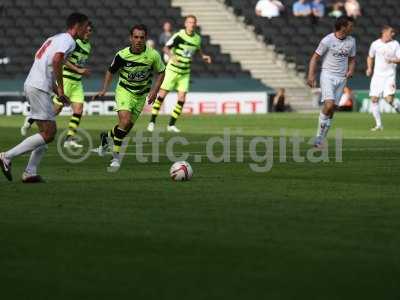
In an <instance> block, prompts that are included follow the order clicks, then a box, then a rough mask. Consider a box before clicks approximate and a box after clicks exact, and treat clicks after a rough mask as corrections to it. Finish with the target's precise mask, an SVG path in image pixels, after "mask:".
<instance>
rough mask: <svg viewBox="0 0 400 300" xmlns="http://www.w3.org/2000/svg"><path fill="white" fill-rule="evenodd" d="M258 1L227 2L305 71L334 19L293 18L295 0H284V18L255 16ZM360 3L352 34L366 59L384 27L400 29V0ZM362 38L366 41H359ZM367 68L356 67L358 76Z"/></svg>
mask: <svg viewBox="0 0 400 300" xmlns="http://www.w3.org/2000/svg"><path fill="white" fill-rule="evenodd" d="M257 1H258V0H248V1H242V0H225V4H226V5H228V6H230V7H232V8H233V11H234V12H235V14H237V15H239V16H243V17H244V18H245V22H246V23H247V24H250V25H253V26H254V27H255V32H256V33H257V34H262V35H263V36H264V41H265V42H266V43H268V44H269V43H272V44H274V45H275V49H276V51H277V52H279V53H283V54H285V57H286V60H287V61H289V62H292V61H295V62H296V63H297V64H298V65H297V69H298V70H305V69H306V68H307V65H308V60H309V57H310V55H311V54H312V53H313V51H314V50H315V48H316V47H317V45H318V42H319V41H320V39H321V38H322V37H323V36H325V35H326V34H328V33H329V32H331V31H332V30H333V24H334V19H333V18H330V17H327V16H326V17H324V18H322V19H320V20H318V22H316V23H313V22H311V19H308V18H297V17H294V16H293V15H292V11H291V10H292V5H293V3H294V2H295V0H287V1H282V2H283V3H284V5H285V7H286V9H285V13H284V14H283V15H282V16H281V17H278V18H273V19H271V20H269V19H266V18H261V17H257V16H256V15H255V11H254V9H255V5H256V3H257ZM359 2H360V4H361V7H362V11H363V16H361V17H359V18H358V19H357V20H356V26H355V29H354V34H353V35H354V36H355V37H356V38H357V48H358V49H357V52H358V53H359V54H360V53H361V54H362V57H364V56H366V55H367V53H368V48H369V45H370V43H371V42H372V41H374V40H375V39H377V38H378V37H379V34H380V30H381V27H382V26H383V25H385V24H391V25H392V26H394V27H395V28H399V27H400V20H399V19H398V18H396V17H395V16H397V15H398V14H399V13H400V5H399V1H398V0H383V1H376V0H359ZM383 2H384V3H383ZM360 39H362V40H363V41H366V42H365V43H364V42H360ZM360 60H361V61H363V60H365V59H364V58H360ZM364 69H365V63H359V64H357V72H358V73H364V72H365V70H364Z"/></svg>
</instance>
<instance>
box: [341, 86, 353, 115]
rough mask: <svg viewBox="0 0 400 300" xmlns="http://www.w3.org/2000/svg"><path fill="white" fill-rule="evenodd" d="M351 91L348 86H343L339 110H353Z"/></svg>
mask: <svg viewBox="0 0 400 300" xmlns="http://www.w3.org/2000/svg"><path fill="white" fill-rule="evenodd" d="M353 99H354V95H353V91H352V90H351V89H350V88H349V87H347V86H346V87H345V88H344V90H343V95H342V98H340V101H339V108H338V110H339V111H352V110H353Z"/></svg>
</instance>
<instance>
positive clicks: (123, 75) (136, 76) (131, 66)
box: [108, 47, 165, 95]
mask: <svg viewBox="0 0 400 300" xmlns="http://www.w3.org/2000/svg"><path fill="white" fill-rule="evenodd" d="M108 70H109V71H110V72H111V73H112V74H114V73H117V72H119V80H118V85H119V86H121V87H123V88H124V89H126V90H127V91H129V92H131V93H133V94H136V95H144V94H146V93H148V92H149V91H150V88H151V84H152V78H153V72H154V71H155V72H157V73H162V72H164V71H165V65H164V63H163V61H162V59H161V56H160V54H159V53H158V52H157V51H156V50H155V49H153V48H151V47H146V49H145V50H144V51H143V52H141V53H139V54H136V53H133V52H132V50H131V48H130V47H126V48H124V49H122V50H120V51H118V53H117V54H116V55H115V57H114V60H113V62H112V63H111V66H110V67H109V69H108Z"/></svg>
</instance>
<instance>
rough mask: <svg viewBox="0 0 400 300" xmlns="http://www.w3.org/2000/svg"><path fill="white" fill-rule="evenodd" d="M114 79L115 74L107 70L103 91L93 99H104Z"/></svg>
mask: <svg viewBox="0 0 400 300" xmlns="http://www.w3.org/2000/svg"><path fill="white" fill-rule="evenodd" d="M112 78H113V74H112V73H111V72H110V71H108V70H107V72H106V75H105V76H104V81H103V88H102V89H101V91H99V92H98V93H97V94H96V95H94V96H93V97H92V100H95V99H97V98H98V97H103V96H104V95H105V94H106V93H107V91H108V88H109V87H110V84H111V81H112Z"/></svg>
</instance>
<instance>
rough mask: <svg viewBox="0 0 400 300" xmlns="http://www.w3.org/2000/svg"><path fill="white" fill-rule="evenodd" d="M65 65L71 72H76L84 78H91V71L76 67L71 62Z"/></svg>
mask: <svg viewBox="0 0 400 300" xmlns="http://www.w3.org/2000/svg"><path fill="white" fill-rule="evenodd" d="M65 65H66V66H67V67H68V68H70V69H71V70H74V71H75V72H77V73H79V74H81V75H83V76H89V75H90V69H88V68H79V67H77V66H75V65H74V64H73V63H71V62H69V61H68V60H67V61H66V62H65Z"/></svg>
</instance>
